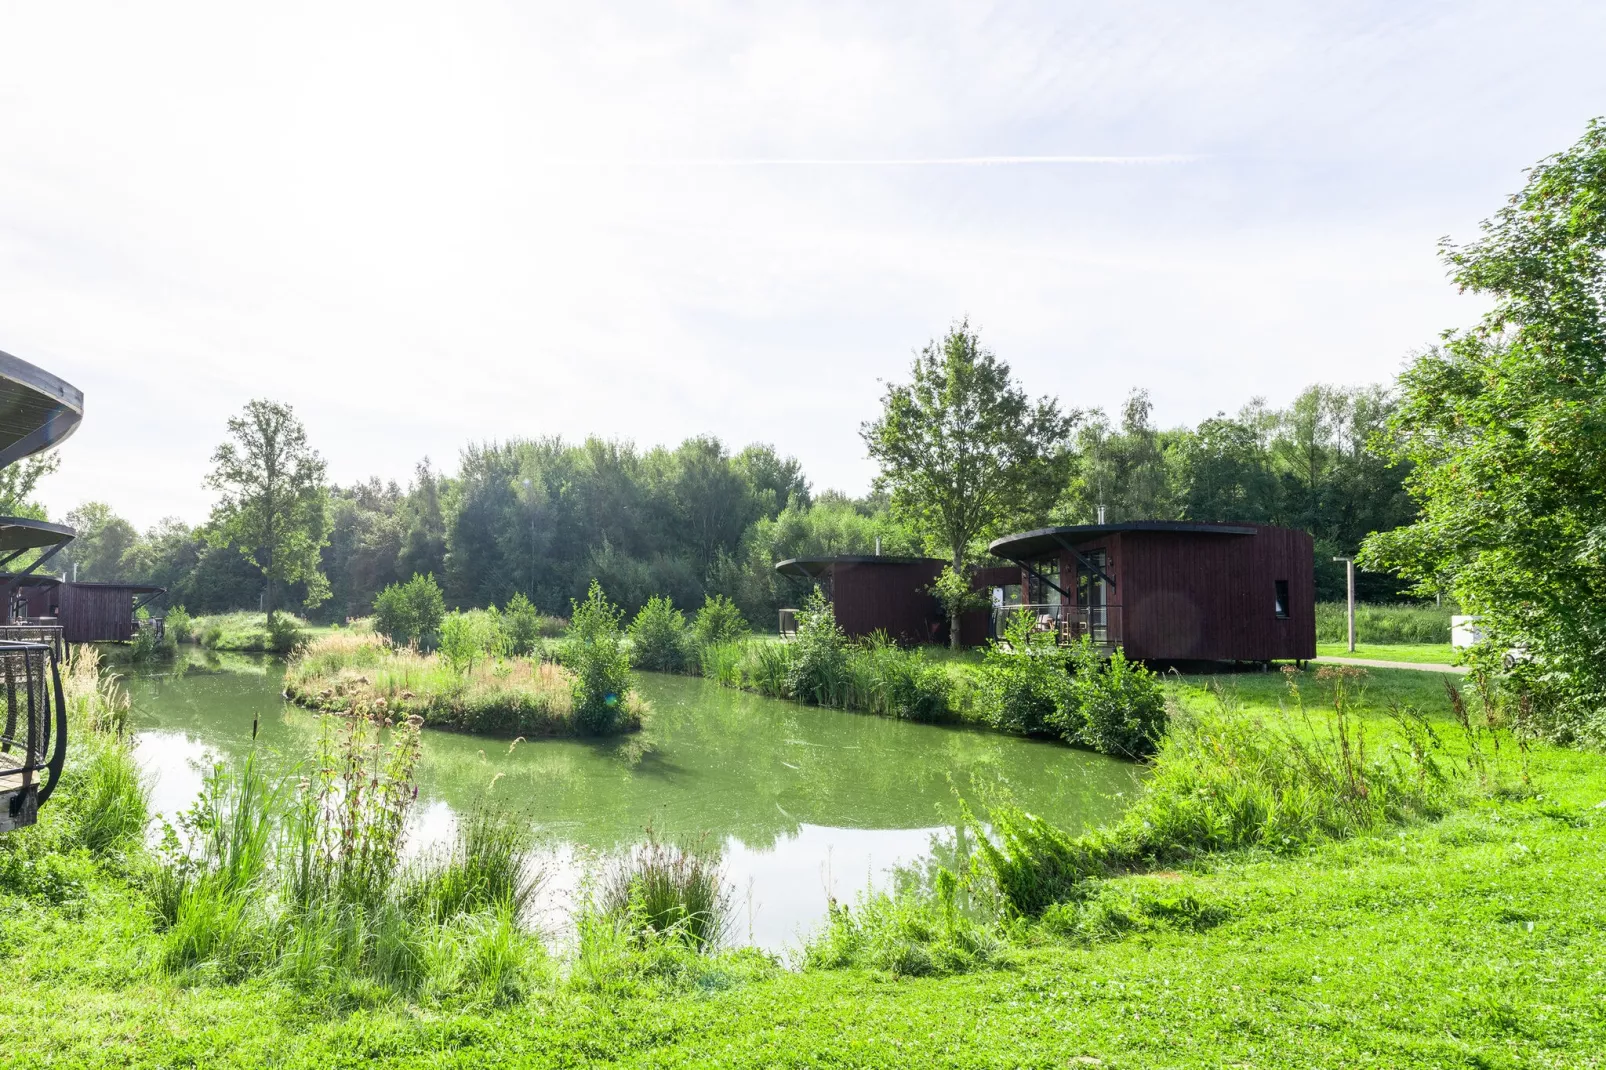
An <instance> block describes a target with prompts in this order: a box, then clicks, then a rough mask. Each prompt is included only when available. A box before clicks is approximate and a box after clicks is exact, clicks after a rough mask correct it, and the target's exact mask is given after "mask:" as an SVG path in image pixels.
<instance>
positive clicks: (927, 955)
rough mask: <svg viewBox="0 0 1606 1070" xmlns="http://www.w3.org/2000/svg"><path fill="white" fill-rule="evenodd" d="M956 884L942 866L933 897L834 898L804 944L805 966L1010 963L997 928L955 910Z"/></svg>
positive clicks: (907, 969) (959, 967) (928, 972)
mask: <svg viewBox="0 0 1606 1070" xmlns="http://www.w3.org/2000/svg"><path fill="white" fill-rule="evenodd" d="M957 884H958V878H956V877H955V876H954V874H953V873H952V871H950V870H947V869H940V870H938V871H937V879H936V895H935V897H928V896H922V895H919V894H916V893H913V892H905V893H903V894H900V895H896V896H893V895H887V894H885V893H877V894H871V893H866V894H864V895H863V896H861V897H860V899H859V902H858V905H857V906H856V907H854V908H851V909H850V908H848V907H845V906H839V905H838V904H836V903H834V902H833V903H832V904H831V910H830V915H829V918H828V919H827V921H826V924H825V928H824V929H823V930H821V931H820V932H818V933H816V934H815V935H814V936H813V937H812V938H811V939H810V940H809V941H808V943H807V944H806V945H805V946H804V949H803V965H804V968H805V969H811V970H841V969H869V970H879V971H884V972H886V973H888V974H891V975H892V976H893V977H933V976H944V975H948V974H958V973H970V972H971V971H973V970H977V969H981V968H985V967H1000V966H1005V965H1008V964H1010V963H1012V962H1013V961H1014V956H1013V955H1012V954H1010V952H1009V948H1008V943H1007V941H1006V939H1005V937H1004V934H1003V932H1002V931H1001V930H1000V929H999V927H998V926H996V925H994V924H992V923H990V922H989V921H987V920H986V919H981V920H978V919H977V918H974V917H971V916H970V915H967V914H965V913H962V912H960V911H959V910H958V909H956V907H955V904H954V895H955V890H956V887H957Z"/></svg>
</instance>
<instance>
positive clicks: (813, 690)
mask: <svg viewBox="0 0 1606 1070" xmlns="http://www.w3.org/2000/svg"><path fill="white" fill-rule="evenodd" d="M704 608H705V609H706V607H704ZM699 616H700V614H699ZM790 645H791V648H792V651H791V664H790V665H788V666H787V676H786V690H787V693H788V694H790V695H791V696H792V697H793V698H795V699H798V700H799V701H802V702H812V703H814V704H815V705H816V706H845V705H847V699H848V691H849V688H848V684H849V676H848V638H847V636H846V635H844V634H843V633H842V629H841V628H840V627H838V626H837V622H836V613H835V612H834V611H833V610H832V608H831V603H830V602H828V601H826V600H825V595H824V594H822V593H821V592H820V589H819V588H818V587H816V588H815V589H814V593H813V594H811V595H809V598H808V601H807V602H805V603H804V606H803V608H802V609H800V610H798V614H797V635H796V636H795V637H794V638H793V639H792V642H791V644H790Z"/></svg>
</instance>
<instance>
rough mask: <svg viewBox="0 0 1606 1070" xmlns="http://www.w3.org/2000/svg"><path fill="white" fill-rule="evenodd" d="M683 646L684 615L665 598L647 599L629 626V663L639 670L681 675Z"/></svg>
mask: <svg viewBox="0 0 1606 1070" xmlns="http://www.w3.org/2000/svg"><path fill="white" fill-rule="evenodd" d="M705 608H706V607H705ZM686 645H687V634H686V617H685V614H683V613H681V611H680V610H678V609H676V608H675V606H674V603H672V602H670V600H669V599H668V598H664V597H662V596H658V595H654V596H653V597H652V598H649V599H648V600H647V604H646V605H645V606H642V607H641V612H639V613H637V614H636V619H635V620H633V621H631V622H630V660H631V663H632V664H634V665H635V667H636V668H638V669H645V670H647V671H649V672H684V671H685V669H686Z"/></svg>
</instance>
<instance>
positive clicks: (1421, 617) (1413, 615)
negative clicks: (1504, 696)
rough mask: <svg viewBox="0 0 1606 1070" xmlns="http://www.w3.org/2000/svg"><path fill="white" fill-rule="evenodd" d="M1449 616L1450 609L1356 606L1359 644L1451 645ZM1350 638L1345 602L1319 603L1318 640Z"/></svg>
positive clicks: (1340, 640)
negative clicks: (1449, 643)
mask: <svg viewBox="0 0 1606 1070" xmlns="http://www.w3.org/2000/svg"><path fill="white" fill-rule="evenodd" d="M1450 614H1451V610H1450V609H1449V608H1447V607H1445V608H1441V607H1439V606H1433V605H1412V604H1410V603H1399V604H1392V605H1379V604H1377V603H1371V602H1359V603H1357V604H1356V606H1355V641H1356V642H1357V643H1448V642H1449V641H1450ZM1348 639H1349V606H1348V604H1347V603H1344V602H1317V603H1316V641H1317V642H1318V643H1342V642H1346V641H1347V640H1348Z"/></svg>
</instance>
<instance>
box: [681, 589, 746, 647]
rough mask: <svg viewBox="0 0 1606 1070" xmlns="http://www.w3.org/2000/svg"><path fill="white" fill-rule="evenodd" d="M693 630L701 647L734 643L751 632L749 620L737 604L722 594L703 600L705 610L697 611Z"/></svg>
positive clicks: (694, 636)
mask: <svg viewBox="0 0 1606 1070" xmlns="http://www.w3.org/2000/svg"><path fill="white" fill-rule="evenodd" d="M691 630H692V637H693V639H695V640H696V642H697V644H698V645H699V646H706V645H710V644H713V643H734V642H736V641H737V640H738V639H743V638H746V636H747V634H748V631H749V629H748V626H747V620H746V619H745V618H744V617H743V616H742V612H741V610H739V609H737V608H736V603H735V602H732V601H731V600H730V599H729V598H726V597H725V596H724V595H722V594H711V595H708V596H707V597H706V598H704V599H703V608H701V609H699V610H698V611H697V616H696V618H695V619H694V620H693V621H692V625H691Z"/></svg>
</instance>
